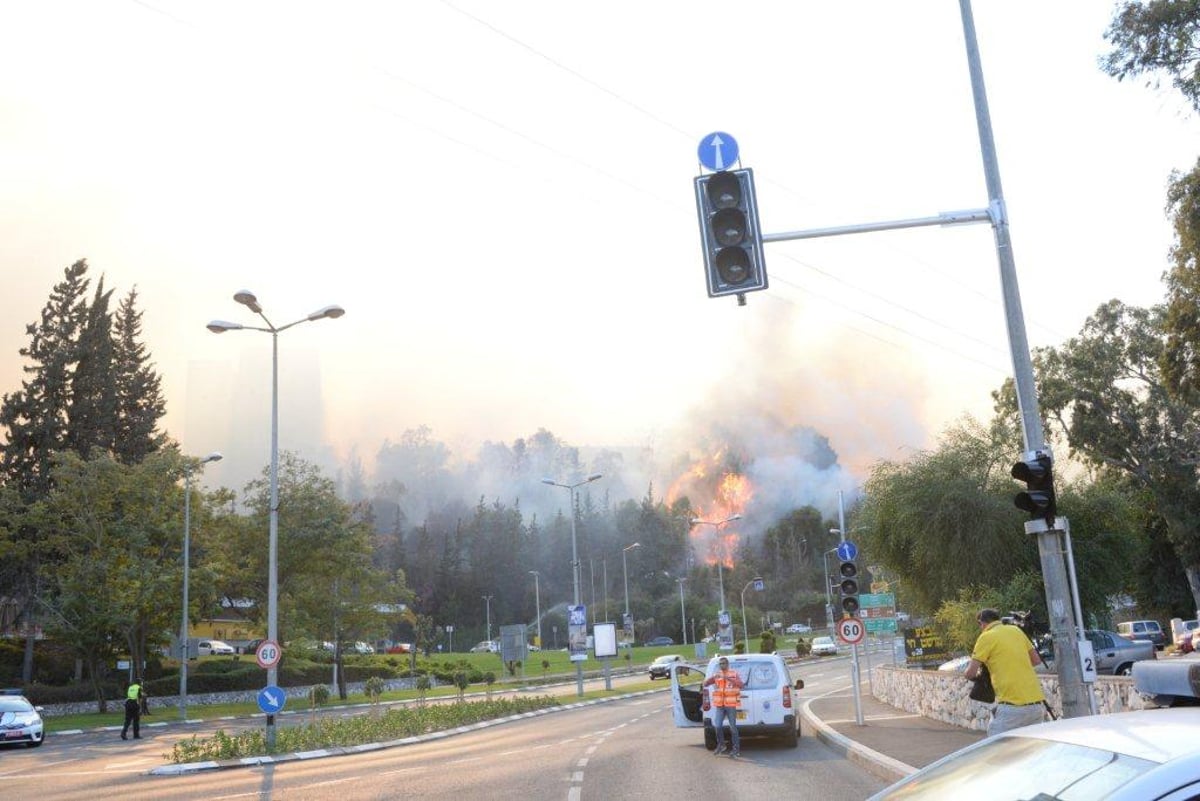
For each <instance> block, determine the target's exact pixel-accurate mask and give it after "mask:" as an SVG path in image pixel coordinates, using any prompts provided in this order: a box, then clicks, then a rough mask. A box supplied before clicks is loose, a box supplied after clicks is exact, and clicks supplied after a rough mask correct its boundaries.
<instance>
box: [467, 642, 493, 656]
mask: <svg viewBox="0 0 1200 801" xmlns="http://www.w3.org/2000/svg"><path fill="white" fill-rule="evenodd" d="M471 653H473V654H498V653H500V643H498V642H496V641H495V640H484V641H483V642H479V643H476V644H475V645H473V646H472V647H471Z"/></svg>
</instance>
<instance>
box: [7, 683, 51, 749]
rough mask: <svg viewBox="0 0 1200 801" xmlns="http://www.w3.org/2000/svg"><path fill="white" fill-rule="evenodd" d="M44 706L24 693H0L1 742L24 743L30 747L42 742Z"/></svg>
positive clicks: (43, 736)
mask: <svg viewBox="0 0 1200 801" xmlns="http://www.w3.org/2000/svg"><path fill="white" fill-rule="evenodd" d="M44 738H45V735H44V729H43V726H42V708H41V707H40V706H34V705H33V704H31V703H29V701H28V700H26V698H25V696H23V695H0V743H24V744H25V745H27V746H29V747H30V748H36V747H37V746H39V745H41V744H42V741H43V739H44Z"/></svg>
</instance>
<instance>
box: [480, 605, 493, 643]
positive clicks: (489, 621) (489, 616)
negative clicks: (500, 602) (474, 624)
mask: <svg viewBox="0 0 1200 801" xmlns="http://www.w3.org/2000/svg"><path fill="white" fill-rule="evenodd" d="M480 597H481V598H483V603H484V604H485V605H486V607H487V641H488V643H491V641H492V598H494V597H495V596H493V595H481V596H480Z"/></svg>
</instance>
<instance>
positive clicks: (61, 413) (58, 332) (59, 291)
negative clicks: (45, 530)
mask: <svg viewBox="0 0 1200 801" xmlns="http://www.w3.org/2000/svg"><path fill="white" fill-rule="evenodd" d="M87 268H88V266H87V261H86V260H84V259H80V260H79V261H77V262H75V263H74V264H72V265H71V266H70V267H68V268H67V269H66V271H65V277H64V279H63V280H62V281H61V282H60V283H58V284H56V285H55V287H54V289H53V291H52V292H51V294H50V299H49V300H48V301H47V303H46V306H45V307H44V308H43V309H42V318H41V321H40V322H37V323H31V324H29V325H28V326H26V328H25V331H26V333H27V334H28V335H29V337H30V341H29V345H28V346H26V347H24V348H21V350H20V354H21V356H23V357H25V358H26V359H29V360H30V361H31V362H32V364H27V365H25V366H24V368H23V369H24V370H25V373H26V374H27V375H28V376H29V378H28V379H26V380H25V381H22V382H21V389H20V390H18V391H16V392H13V393H11V394H7V393H6V394H5V395H4V400H3V403H0V426H3V427H4V428H6V429H7V430H8V441H7V442H6V443H5V444H4V446H3V449H2V450H0V469H2V470H3V472H4V474H5V476H6V477H7V479H8V482H9V486H11V487H14V488H15V489H17V490H18V491H19V492H20V493H21V496H22V497H23V498H25V499H26V500H34V499H37V498H40V497H43V496H45V494H46V493H47V492H48V491H49V488H50V466H51V459H52V457H53V454H54V452H55V451H59V450H62V449H63V448H64V447H65V446H66V443H67V430H68V429H67V410H68V407H69V406H70V396H71V378H72V375H73V371H74V364H75V360H76V351H77V348H78V345H79V334H80V330H81V329H82V328H83V325H84V320H85V315H86V313H87V308H86V304H85V301H84V295H85V293H86V292H87V287H88V280H87V278H86V277H85V276H86V273H87Z"/></svg>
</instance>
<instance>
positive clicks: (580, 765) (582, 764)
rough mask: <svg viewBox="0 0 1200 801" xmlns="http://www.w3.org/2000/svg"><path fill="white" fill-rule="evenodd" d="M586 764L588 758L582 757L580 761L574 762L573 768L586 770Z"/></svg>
mask: <svg viewBox="0 0 1200 801" xmlns="http://www.w3.org/2000/svg"><path fill="white" fill-rule="evenodd" d="M587 763H588V758H587V757H582V758H581V759H580V760H579V761H578V762H576V763H575V767H577V768H586V767H587Z"/></svg>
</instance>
